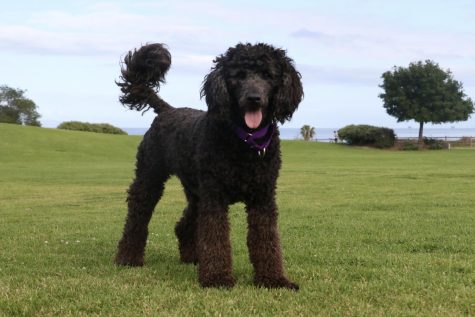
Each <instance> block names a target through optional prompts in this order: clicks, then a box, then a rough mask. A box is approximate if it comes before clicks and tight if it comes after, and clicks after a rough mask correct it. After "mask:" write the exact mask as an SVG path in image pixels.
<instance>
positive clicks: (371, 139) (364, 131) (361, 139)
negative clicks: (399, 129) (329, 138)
mask: <svg viewBox="0 0 475 317" xmlns="http://www.w3.org/2000/svg"><path fill="white" fill-rule="evenodd" d="M338 137H339V138H340V139H342V140H344V141H345V142H346V143H348V144H349V145H365V146H373V147H377V148H389V147H392V146H394V143H395V142H396V135H395V134H394V130H392V129H388V128H382V127H374V126H370V125H364V124H361V125H353V124H352V125H347V126H346V127H344V128H341V129H340V130H338Z"/></svg>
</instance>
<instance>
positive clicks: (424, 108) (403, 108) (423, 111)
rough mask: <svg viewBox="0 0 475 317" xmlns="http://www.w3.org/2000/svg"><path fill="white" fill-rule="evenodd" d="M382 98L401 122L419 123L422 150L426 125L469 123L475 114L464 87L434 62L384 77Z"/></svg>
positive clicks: (427, 62) (386, 74) (403, 69)
mask: <svg viewBox="0 0 475 317" xmlns="http://www.w3.org/2000/svg"><path fill="white" fill-rule="evenodd" d="M381 77H382V78H383V84H382V85H380V86H379V87H381V88H383V89H384V93H382V94H380V95H379V97H380V98H381V99H382V100H383V102H384V108H386V111H387V113H388V114H390V115H391V116H394V117H396V118H397V121H398V122H401V121H408V120H415V121H416V122H418V123H419V146H422V138H423V129H424V124H425V123H427V122H431V123H435V124H438V123H444V122H455V121H465V120H467V119H468V118H469V117H470V114H472V113H473V111H474V108H473V102H472V100H471V99H470V98H468V97H467V96H466V95H465V93H464V92H463V86H462V83H460V82H458V81H456V80H454V79H453V77H452V73H451V72H450V70H446V71H444V70H442V69H441V68H440V67H439V65H438V64H437V63H435V62H433V61H430V60H426V61H425V63H422V62H420V61H419V62H417V63H411V64H409V67H408V68H403V67H396V66H394V68H393V70H392V71H388V72H385V73H384V74H383V75H382V76H381Z"/></svg>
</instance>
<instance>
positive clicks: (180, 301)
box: [0, 124, 475, 316]
mask: <svg viewBox="0 0 475 317" xmlns="http://www.w3.org/2000/svg"><path fill="white" fill-rule="evenodd" d="M139 142H140V137H135V136H118V135H103V134H94V133H85V132H73V131H65V130H55V129H42V128H34V127H20V126H13V125H6V124H0V316H3V315H5V316H68V315H74V316H77V315H109V316H143V315H162V316H168V315H171V316H250V315H253V316H315V315H322V316H329V315H330V316H355V315H357V316H371V315H388V316H412V315H418V316H437V315H438V316H461V315H467V316H468V315H475V268H474V263H475V253H474V251H475V250H474V249H475V248H474V247H475V214H474V210H475V152H474V151H468V150H466V151H461V150H460V151H457V150H453V151H422V152H395V151H381V150H372V149H361V148H359V149H358V148H350V147H346V146H343V145H335V144H322V143H315V142H311V143H306V142H299V141H286V142H283V149H282V150H283V161H284V164H283V169H282V171H281V177H280V179H279V186H278V203H279V207H280V208H279V213H280V218H279V226H280V233H281V240H282V245H283V252H284V260H285V267H286V270H287V273H288V275H289V276H290V277H291V278H292V279H294V280H295V281H296V282H298V283H299V284H300V287H301V289H300V291H299V292H292V291H287V290H267V289H258V288H255V287H254V286H253V285H252V269H251V265H250V263H249V260H248V254H247V248H246V221H245V213H244V211H243V206H242V205H241V204H237V205H234V206H233V207H232V208H231V211H230V219H231V225H232V234H231V235H232V245H233V259H234V272H235V276H236V278H237V284H236V287H235V288H234V289H232V290H223V289H201V288H200V287H199V284H198V281H197V274H196V267H195V266H193V265H184V264H181V263H180V262H179V257H178V250H177V242H176V239H175V236H174V233H173V228H174V225H175V222H176V221H177V220H178V219H179V217H180V215H181V212H182V210H183V208H184V206H185V201H184V195H183V193H182V190H181V186H180V184H179V182H178V181H177V180H176V179H171V180H170V181H169V182H168V184H167V188H166V191H165V195H164V197H163V199H162V201H161V202H160V204H159V205H158V207H157V210H156V212H155V215H154V217H153V218H152V222H151V224H150V237H149V243H148V246H147V250H146V265H145V266H144V267H142V268H118V267H116V266H115V265H114V264H113V257H114V253H115V250H116V244H117V241H118V239H119V238H120V235H121V231H122V227H123V222H124V218H125V214H126V205H125V191H126V189H127V187H128V185H129V183H130V181H131V180H132V177H133V170H134V163H135V151H136V147H137V145H138V143H139Z"/></svg>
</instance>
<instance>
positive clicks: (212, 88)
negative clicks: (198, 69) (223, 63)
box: [200, 65, 231, 116]
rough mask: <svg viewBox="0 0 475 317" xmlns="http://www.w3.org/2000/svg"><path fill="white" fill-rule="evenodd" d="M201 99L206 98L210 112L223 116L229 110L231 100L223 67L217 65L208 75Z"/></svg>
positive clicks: (204, 82) (202, 88)
mask: <svg viewBox="0 0 475 317" xmlns="http://www.w3.org/2000/svg"><path fill="white" fill-rule="evenodd" d="M200 96H201V98H203V97H206V103H207V105H208V112H209V113H210V114H216V115H218V116H221V115H222V114H224V112H226V110H227V109H228V108H229V104H230V103H231V100H230V98H229V93H228V89H227V87H226V81H225V79H224V76H223V74H222V67H220V66H219V65H217V66H216V67H215V68H213V70H212V71H211V72H210V73H209V74H208V75H206V77H205V79H204V81H203V86H202V87H201V93H200Z"/></svg>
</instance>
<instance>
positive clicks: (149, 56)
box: [116, 43, 172, 114]
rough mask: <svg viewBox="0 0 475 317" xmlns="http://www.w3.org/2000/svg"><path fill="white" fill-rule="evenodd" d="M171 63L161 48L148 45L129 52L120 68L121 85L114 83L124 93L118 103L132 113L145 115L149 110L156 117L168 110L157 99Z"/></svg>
mask: <svg viewBox="0 0 475 317" xmlns="http://www.w3.org/2000/svg"><path fill="white" fill-rule="evenodd" d="M171 61H172V58H171V55H170V52H169V51H168V50H167V49H166V48H165V46H164V45H163V44H158V43H156V44H147V45H144V46H142V47H141V48H139V49H138V50H136V49H134V50H133V51H129V53H128V54H127V56H125V58H124V62H123V64H122V69H121V72H122V76H121V77H120V79H121V82H116V84H117V85H118V86H119V87H120V90H121V91H122V93H123V94H122V96H120V98H119V100H120V102H121V103H122V104H123V105H124V106H126V107H128V108H129V109H131V110H138V111H142V110H144V111H147V110H148V109H149V107H151V108H153V110H154V111H155V112H156V113H157V114H158V113H160V112H162V111H164V110H166V109H171V108H172V106H170V105H169V104H168V103H167V102H165V101H164V100H163V99H162V98H160V96H159V95H158V90H159V89H160V83H165V74H166V73H167V71H168V69H169V68H170V64H171Z"/></svg>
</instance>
